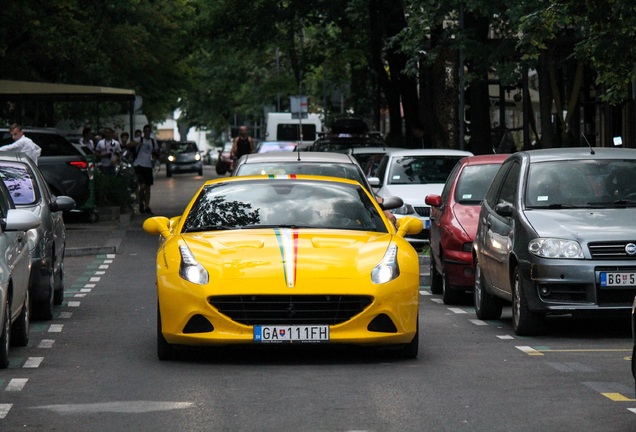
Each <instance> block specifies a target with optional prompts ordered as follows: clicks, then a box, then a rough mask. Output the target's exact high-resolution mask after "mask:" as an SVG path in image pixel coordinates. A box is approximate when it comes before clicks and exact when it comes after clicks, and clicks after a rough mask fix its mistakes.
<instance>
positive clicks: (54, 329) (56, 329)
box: [49, 324, 64, 333]
mask: <svg viewBox="0 0 636 432" xmlns="http://www.w3.org/2000/svg"><path fill="white" fill-rule="evenodd" d="M63 328H64V324H51V325H50V326H49V333H61V332H62V329H63Z"/></svg>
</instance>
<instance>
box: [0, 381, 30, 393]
mask: <svg viewBox="0 0 636 432" xmlns="http://www.w3.org/2000/svg"><path fill="white" fill-rule="evenodd" d="M28 380H29V379H28V378H13V379H12V380H11V381H9V384H7V388H5V389H4V391H20V390H22V389H23V388H24V386H25V385H26V383H27V381H28Z"/></svg>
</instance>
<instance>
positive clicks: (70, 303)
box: [67, 301, 80, 307]
mask: <svg viewBox="0 0 636 432" xmlns="http://www.w3.org/2000/svg"><path fill="white" fill-rule="evenodd" d="M79 305H80V302H78V301H70V302H68V304H67V306H68V307H79Z"/></svg>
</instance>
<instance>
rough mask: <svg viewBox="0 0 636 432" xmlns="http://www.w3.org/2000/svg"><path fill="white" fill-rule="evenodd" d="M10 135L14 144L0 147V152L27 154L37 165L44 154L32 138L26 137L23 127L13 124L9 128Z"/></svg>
mask: <svg viewBox="0 0 636 432" xmlns="http://www.w3.org/2000/svg"><path fill="white" fill-rule="evenodd" d="M9 133H10V134H11V138H13V140H14V141H13V143H12V144H7V145H5V146H2V147H0V151H19V152H23V153H24V154H26V155H27V156H28V157H30V158H31V159H32V160H33V162H35V164H36V165H37V163H38V158H39V157H40V154H41V153H42V149H41V148H40V146H38V145H37V144H36V143H34V142H33V141H31V139H30V138H28V137H27V136H25V135H24V131H23V130H22V126H20V125H19V124H18V123H13V124H12V125H11V126H9Z"/></svg>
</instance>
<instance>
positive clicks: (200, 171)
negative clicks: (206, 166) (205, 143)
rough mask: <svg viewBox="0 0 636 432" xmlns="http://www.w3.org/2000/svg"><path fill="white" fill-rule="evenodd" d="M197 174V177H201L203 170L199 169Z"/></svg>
mask: <svg viewBox="0 0 636 432" xmlns="http://www.w3.org/2000/svg"><path fill="white" fill-rule="evenodd" d="M198 173H199V175H200V176H202V175H203V168H201V169H200V170H199V171H198Z"/></svg>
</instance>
